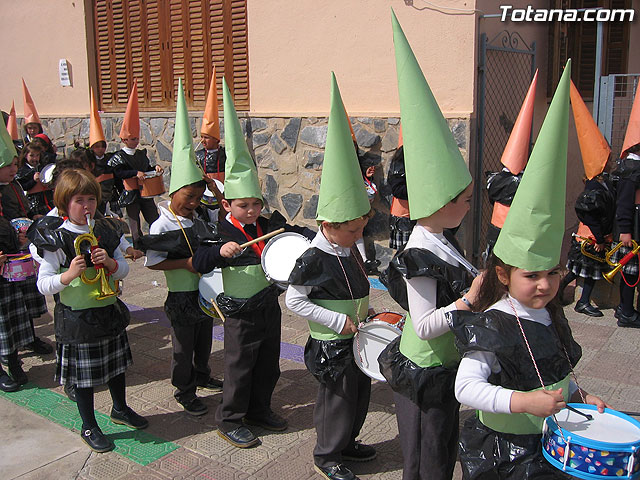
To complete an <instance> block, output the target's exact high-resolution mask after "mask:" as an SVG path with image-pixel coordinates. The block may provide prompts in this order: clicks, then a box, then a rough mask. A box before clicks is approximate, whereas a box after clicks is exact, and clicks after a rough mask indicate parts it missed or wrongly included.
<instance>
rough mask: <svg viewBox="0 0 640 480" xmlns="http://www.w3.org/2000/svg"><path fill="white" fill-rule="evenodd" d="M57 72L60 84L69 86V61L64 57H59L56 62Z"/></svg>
mask: <svg viewBox="0 0 640 480" xmlns="http://www.w3.org/2000/svg"><path fill="white" fill-rule="evenodd" d="M58 72H59V73H60V85H62V86H63V87H70V86H71V73H70V71H69V63H68V62H67V60H66V59H64V58H61V59H60V63H59V64H58Z"/></svg>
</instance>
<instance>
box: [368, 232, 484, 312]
mask: <svg viewBox="0 0 640 480" xmlns="http://www.w3.org/2000/svg"><path fill="white" fill-rule="evenodd" d="M445 237H446V238H447V240H449V241H450V242H451V243H453V245H454V246H457V243H456V242H455V239H454V237H453V236H452V235H450V234H448V232H446V231H445ZM457 250H458V251H460V249H457ZM413 277H429V278H433V279H434V280H436V281H437V282H438V292H437V305H438V308H440V307H443V306H445V305H449V304H450V303H451V302H454V301H455V300H456V299H458V298H460V296H461V295H462V292H463V291H464V290H465V289H466V288H467V287H469V286H470V285H471V278H470V277H469V274H468V273H467V272H466V270H464V269H463V268H460V267H454V266H453V265H451V264H450V263H447V262H445V261H444V260H442V259H441V258H440V257H438V256H437V255H435V254H433V253H432V252H430V251H429V250H427V249H424V248H408V249H405V250H400V251H399V252H398V253H396V255H395V256H394V257H393V259H392V260H391V262H390V263H389V267H388V268H387V269H386V270H385V271H384V272H382V274H381V275H380V281H381V282H382V283H383V285H384V286H385V287H387V289H388V290H389V295H391V298H393V299H394V300H395V301H396V302H398V304H399V305H400V306H401V307H402V308H403V309H404V310H405V311H407V312H408V311H409V302H408V300H407V283H406V279H410V278H413Z"/></svg>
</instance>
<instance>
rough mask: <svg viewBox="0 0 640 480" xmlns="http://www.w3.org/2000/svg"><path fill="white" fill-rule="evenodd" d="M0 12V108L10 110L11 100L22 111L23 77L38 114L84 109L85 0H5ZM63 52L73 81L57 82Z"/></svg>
mask: <svg viewBox="0 0 640 480" xmlns="http://www.w3.org/2000/svg"><path fill="white" fill-rule="evenodd" d="M0 15H1V17H2V19H3V20H2V24H3V25H2V28H0V45H2V46H3V50H2V55H0V71H2V72H3V75H2V82H0V109H2V110H5V111H8V110H9V109H10V108H11V101H12V100H14V101H15V104H16V113H17V114H18V116H19V117H21V116H22V114H23V101H22V82H21V80H20V77H24V80H25V82H26V84H27V87H28V88H29V92H30V93H31V96H32V97H33V101H34V102H35V104H36V108H37V110H38V113H39V114H40V116H45V117H53V116H59V115H60V116H62V115H78V114H82V115H85V114H86V113H87V112H88V111H89V80H88V73H87V70H88V67H87V42H86V31H85V10H84V1H83V0H73V1H72V0H20V1H19V2H13V1H3V2H2V3H1V4H0ZM61 58H65V59H66V60H67V61H68V62H69V64H70V65H71V69H72V80H73V86H71V87H62V86H61V85H60V80H59V75H58V62H59V60H60V59H61Z"/></svg>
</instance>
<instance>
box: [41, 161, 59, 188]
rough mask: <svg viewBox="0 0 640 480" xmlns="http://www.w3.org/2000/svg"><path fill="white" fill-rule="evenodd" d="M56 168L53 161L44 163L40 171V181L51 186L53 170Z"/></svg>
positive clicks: (48, 186)
mask: <svg viewBox="0 0 640 480" xmlns="http://www.w3.org/2000/svg"><path fill="white" fill-rule="evenodd" d="M55 169H56V164H55V163H50V164H48V165H45V166H44V168H43V169H42V171H41V172H40V182H42V184H43V185H44V186H45V187H47V188H51V187H53V171H54V170H55Z"/></svg>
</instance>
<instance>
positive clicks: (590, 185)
mask: <svg viewBox="0 0 640 480" xmlns="http://www.w3.org/2000/svg"><path fill="white" fill-rule="evenodd" d="M576 214H577V216H578V219H579V220H580V225H579V226H578V233H577V238H576V237H575V236H574V238H573V239H572V240H571V248H570V250H569V258H568V260H567V270H569V273H567V275H565V277H564V278H563V279H562V282H561V283H560V295H561V296H562V292H563V291H564V289H565V288H566V287H567V286H568V285H569V283H571V282H572V281H573V280H575V279H576V278H577V277H582V279H583V284H582V295H581V296H580V299H579V300H578V301H577V302H576V305H575V307H574V310H575V311H576V312H578V313H583V314H585V315H589V316H591V317H602V315H603V313H602V312H601V311H600V309H599V308H598V307H596V306H594V305H592V304H591V301H590V299H591V292H592V291H593V287H594V286H595V284H596V281H597V280H600V279H602V274H603V272H608V271H609V270H611V267H610V266H609V264H607V263H606V262H605V261H604V256H605V253H606V250H605V249H606V247H608V246H609V245H610V244H611V240H612V238H613V237H612V233H611V232H612V231H613V217H614V214H615V192H614V191H613V186H612V185H611V182H610V181H609V176H608V174H606V173H604V172H603V173H601V174H600V175H597V176H596V177H595V178H593V179H591V180H585V189H584V191H583V192H582V193H581V194H580V195H579V196H578V198H577V199H576ZM584 239H587V240H586V241H587V242H588V243H589V245H587V246H586V249H585V250H586V251H587V253H591V255H592V256H595V257H598V258H600V259H601V260H597V259H595V258H593V257H588V256H585V255H584V254H583V253H582V248H581V242H582V241H585V240H584Z"/></svg>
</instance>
